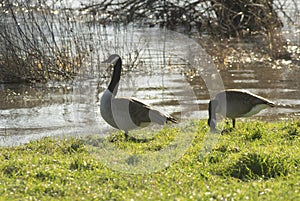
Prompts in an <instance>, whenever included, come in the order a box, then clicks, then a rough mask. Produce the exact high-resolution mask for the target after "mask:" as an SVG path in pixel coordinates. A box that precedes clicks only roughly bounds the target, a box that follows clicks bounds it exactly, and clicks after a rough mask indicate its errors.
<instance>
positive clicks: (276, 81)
mask: <svg viewBox="0 0 300 201" xmlns="http://www.w3.org/2000/svg"><path fill="white" fill-rule="evenodd" d="M113 30H114V29H111V31H112V33H110V32H109V31H108V32H107V33H108V35H110V34H111V37H108V38H107V40H115V38H114V37H115V35H114V34H113ZM126 32H127V33H126V37H124V36H123V35H122V34H121V37H120V35H118V37H119V39H118V43H120V44H122V45H123V46H122V47H116V46H113V45H112V46H109V47H110V49H109V50H108V52H110V53H118V54H120V55H122V57H123V59H124V70H123V73H122V78H121V81H120V86H119V93H118V96H133V97H137V98H138V99H141V100H143V102H145V103H149V104H151V105H154V106H155V107H157V108H158V109H159V110H162V111H165V112H167V113H170V114H172V115H174V116H175V117H177V118H178V119H179V120H181V121H186V120H189V119H207V118H208V112H207V103H208V101H209V99H210V97H211V96H213V93H210V92H211V91H214V90H217V89H222V88H223V87H224V88H226V89H229V88H237V89H245V90H248V91H250V92H253V93H255V94H258V95H261V96H263V97H265V98H268V99H270V100H271V101H274V102H276V103H280V104H288V105H291V106H292V107H277V108H272V109H266V110H264V111H262V112H260V113H259V114H258V115H256V116H255V117H253V118H259V119H261V120H274V119H282V120H284V119H288V118H290V117H295V116H300V90H299V89H300V79H299V78H300V66H299V65H298V64H297V62H296V64H293V63H290V62H289V61H284V60H282V61H278V64H277V65H274V66H272V65H270V63H268V64H266V63H264V62H256V63H253V62H251V63H250V62H249V63H248V64H247V63H246V64H239V63H235V64H233V65H232V66H231V67H230V68H229V69H224V70H219V71H213V70H214V69H213V68H215V67H214V65H213V61H212V59H211V58H210V57H209V55H207V54H206V52H205V51H204V50H203V49H202V48H201V46H200V45H197V43H196V42H195V40H192V39H189V38H188V37H186V36H183V35H182V34H178V33H175V32H170V31H166V30H160V29H147V30H145V29H142V30H141V29H134V30H132V32H130V34H128V30H127V31H126ZM128 36H130V38H128ZM298 37H299V33H298ZM107 43H108V44H110V42H107ZM114 43H116V42H114ZM128 44H130V45H128ZM244 45H247V44H244ZM298 45H299V44H298ZM124 46H127V47H124ZM136 49H139V50H140V55H139V59H138V61H136V65H134V66H133V67H132V66H127V65H126V64H130V63H132V62H130V57H129V56H128V55H129V53H130V52H131V53H132V52H134V51H135V50H136ZM102 55H108V54H107V53H105V52H102ZM195 58H197V59H198V62H194V59H195ZM93 59H95V58H93ZM93 59H91V60H90V61H89V62H87V66H88V69H82V71H81V72H79V75H78V76H77V77H76V78H75V79H74V80H73V81H72V82H68V83H47V84H35V85H33V84H1V85H0V96H1V99H0V146H11V145H18V144H22V143H26V142H28V141H30V140H35V139H40V138H42V137H45V136H65V135H67V136H70V135H71V136H82V135H89V134H99V135H103V136H104V135H107V134H109V132H111V130H113V129H112V128H111V127H110V126H109V125H107V124H106V123H105V122H104V120H103V119H102V118H101V115H100V109H99V100H100V97H101V95H102V93H103V91H104V90H105V88H106V86H107V85H108V83H109V81H110V76H111V70H110V69H107V67H106V66H105V65H104V64H103V65H93V61H94V60H93ZM97 59H100V60H104V59H105V58H104V56H100V57H97ZM215 70H216V69H215ZM216 72H219V73H220V75H221V78H222V80H221V81H222V83H223V86H222V85H220V84H217V81H214V80H216V79H217V78H218V74H217V73H216ZM207 79H208V80H210V81H211V82H212V83H210V82H209V81H207ZM219 81H220V80H219ZM214 84H216V85H218V86H214ZM195 108H196V109H195Z"/></svg>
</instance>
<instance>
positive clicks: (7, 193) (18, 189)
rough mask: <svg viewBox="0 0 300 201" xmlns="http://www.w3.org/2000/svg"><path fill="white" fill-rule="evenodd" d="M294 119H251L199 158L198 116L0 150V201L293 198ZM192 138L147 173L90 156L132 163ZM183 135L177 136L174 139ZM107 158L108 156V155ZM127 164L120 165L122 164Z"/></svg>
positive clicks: (297, 189) (299, 132)
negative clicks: (130, 135)
mask: <svg viewBox="0 0 300 201" xmlns="http://www.w3.org/2000/svg"><path fill="white" fill-rule="evenodd" d="M299 126H300V120H296V119H294V120H289V121H284V122H270V123H266V122H259V121H251V122H245V123H239V124H238V125H237V128H236V129H234V130H232V131H230V132H226V133H224V134H223V135H221V136H219V140H218V143H217V145H216V146H215V147H214V148H213V149H212V150H211V152H210V153H208V154H207V155H205V156H203V157H200V156H199V151H200V150H201V149H202V148H203V140H204V139H205V134H206V132H207V130H208V128H207V126H206V125H205V121H199V122H191V123H190V124H188V125H187V126H186V127H184V128H183V129H178V128H172V127H166V128H164V129H162V130H161V131H159V132H158V134H157V135H156V136H154V137H153V139H149V140H146V141H143V142H137V141H132V140H126V139H125V138H124V136H123V135H122V134H121V133H120V132H116V133H114V134H113V135H112V136H110V137H108V138H106V139H97V138H95V139H93V140H92V141H93V142H94V144H91V143H87V140H86V139H72V138H70V139H63V140H61V139H60V140H58V139H50V138H44V139H42V140H39V141H33V142H30V143H28V144H26V145H23V146H18V147H2V148H0V153H1V154H0V161H1V164H0V200H54V199H59V200H70V199H72V200H82V199H86V200H130V199H132V200H175V199H176V200H210V199H211V200H245V199H247V200H300V171H299V162H300V155H299V153H300V129H299ZM181 134H182V136H186V137H187V138H188V136H193V140H192V142H191V146H189V147H186V149H187V150H186V152H185V153H184V154H183V153H182V154H183V155H182V157H179V159H178V160H177V161H175V162H173V163H171V164H169V165H167V166H166V167H165V168H163V169H161V170H159V171H157V172H152V173H145V174H132V173H126V171H116V170H112V169H110V168H109V166H107V165H106V164H105V163H102V160H101V159H99V158H96V157H95V155H94V154H92V153H91V151H90V150H91V148H93V147H97V146H98V147H99V145H102V147H100V148H101V149H106V145H107V144H113V145H114V146H115V147H117V148H118V149H120V150H122V152H124V153H126V154H129V155H130V157H128V158H127V164H128V167H133V168H134V167H135V166H134V165H135V163H138V162H139V160H140V158H141V157H142V155H143V154H153V153H157V152H159V151H161V150H164V149H166V147H168V146H169V145H170V144H171V145H172V147H173V148H174V147H175V148H174V149H176V148H178V147H180V146H181V145H180V144H179V143H178V144H176V143H173V141H174V140H175V139H176V138H177V137H178V136H180V135H181ZM184 139H185V138H180V140H179V141H182V140H184ZM111 157H112V159H114V157H115V156H111ZM126 167H127V166H126Z"/></svg>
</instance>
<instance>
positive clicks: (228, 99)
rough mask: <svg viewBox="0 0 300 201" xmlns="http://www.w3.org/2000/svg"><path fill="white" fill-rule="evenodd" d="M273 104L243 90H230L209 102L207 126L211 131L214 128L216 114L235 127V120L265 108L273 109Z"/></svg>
mask: <svg viewBox="0 0 300 201" xmlns="http://www.w3.org/2000/svg"><path fill="white" fill-rule="evenodd" d="M274 106H275V104H274V103H273V102H271V101H269V100H267V99H265V98H263V97H261V96H257V95H255V94H253V93H250V92H248V91H245V90H237V89H230V90H226V91H223V92H220V93H218V94H217V95H216V96H215V98H214V99H213V100H211V101H210V102H209V107H208V112H209V119H208V125H209V126H210V128H211V130H214V129H215V128H216V113H219V114H222V115H223V116H225V117H228V118H230V119H232V124H233V127H235V119H236V118H239V117H249V116H252V115H255V114H257V113H258V112H260V111H261V110H263V109H265V108H267V107H274Z"/></svg>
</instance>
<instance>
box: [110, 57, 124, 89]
mask: <svg viewBox="0 0 300 201" xmlns="http://www.w3.org/2000/svg"><path fill="white" fill-rule="evenodd" d="M121 70H122V61H121V58H119V59H118V60H117V62H116V63H115V66H114V72H113V75H112V78H111V81H110V83H109V85H108V90H109V91H110V92H111V93H113V92H114V90H115V88H116V86H117V85H118V83H119V81H120V76H121Z"/></svg>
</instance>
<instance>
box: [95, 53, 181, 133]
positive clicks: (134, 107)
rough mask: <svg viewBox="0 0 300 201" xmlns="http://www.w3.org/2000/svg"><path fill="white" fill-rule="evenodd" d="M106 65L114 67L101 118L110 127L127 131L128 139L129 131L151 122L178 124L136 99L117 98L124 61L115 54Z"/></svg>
mask: <svg viewBox="0 0 300 201" xmlns="http://www.w3.org/2000/svg"><path fill="white" fill-rule="evenodd" d="M104 63H109V64H110V65H112V66H113V67H114V70H113V75H112V78H111V81H110V83H109V85H108V88H107V89H106V90H105V92H104V94H103V95H102V97H101V102H100V112H101V116H102V117H103V119H104V120H105V121H106V122H107V123H108V124H109V125H111V126H112V127H114V128H117V129H120V130H123V131H125V135H126V137H128V131H129V130H132V129H135V128H137V127H145V126H147V125H148V124H149V123H151V122H155V123H157V124H160V125H163V124H165V123H167V122H173V123H177V120H176V119H175V118H173V117H172V116H170V115H168V114H164V113H162V112H160V111H158V110H156V109H154V108H153V107H151V106H150V105H147V104H145V103H142V102H141V101H139V100H137V99H135V98H127V97H122V98H116V95H117V92H118V84H119V81H120V76H121V70H122V60H121V58H120V56H119V55H117V54H113V55H111V56H110V57H109V58H108V59H107V60H106V61H104Z"/></svg>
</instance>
